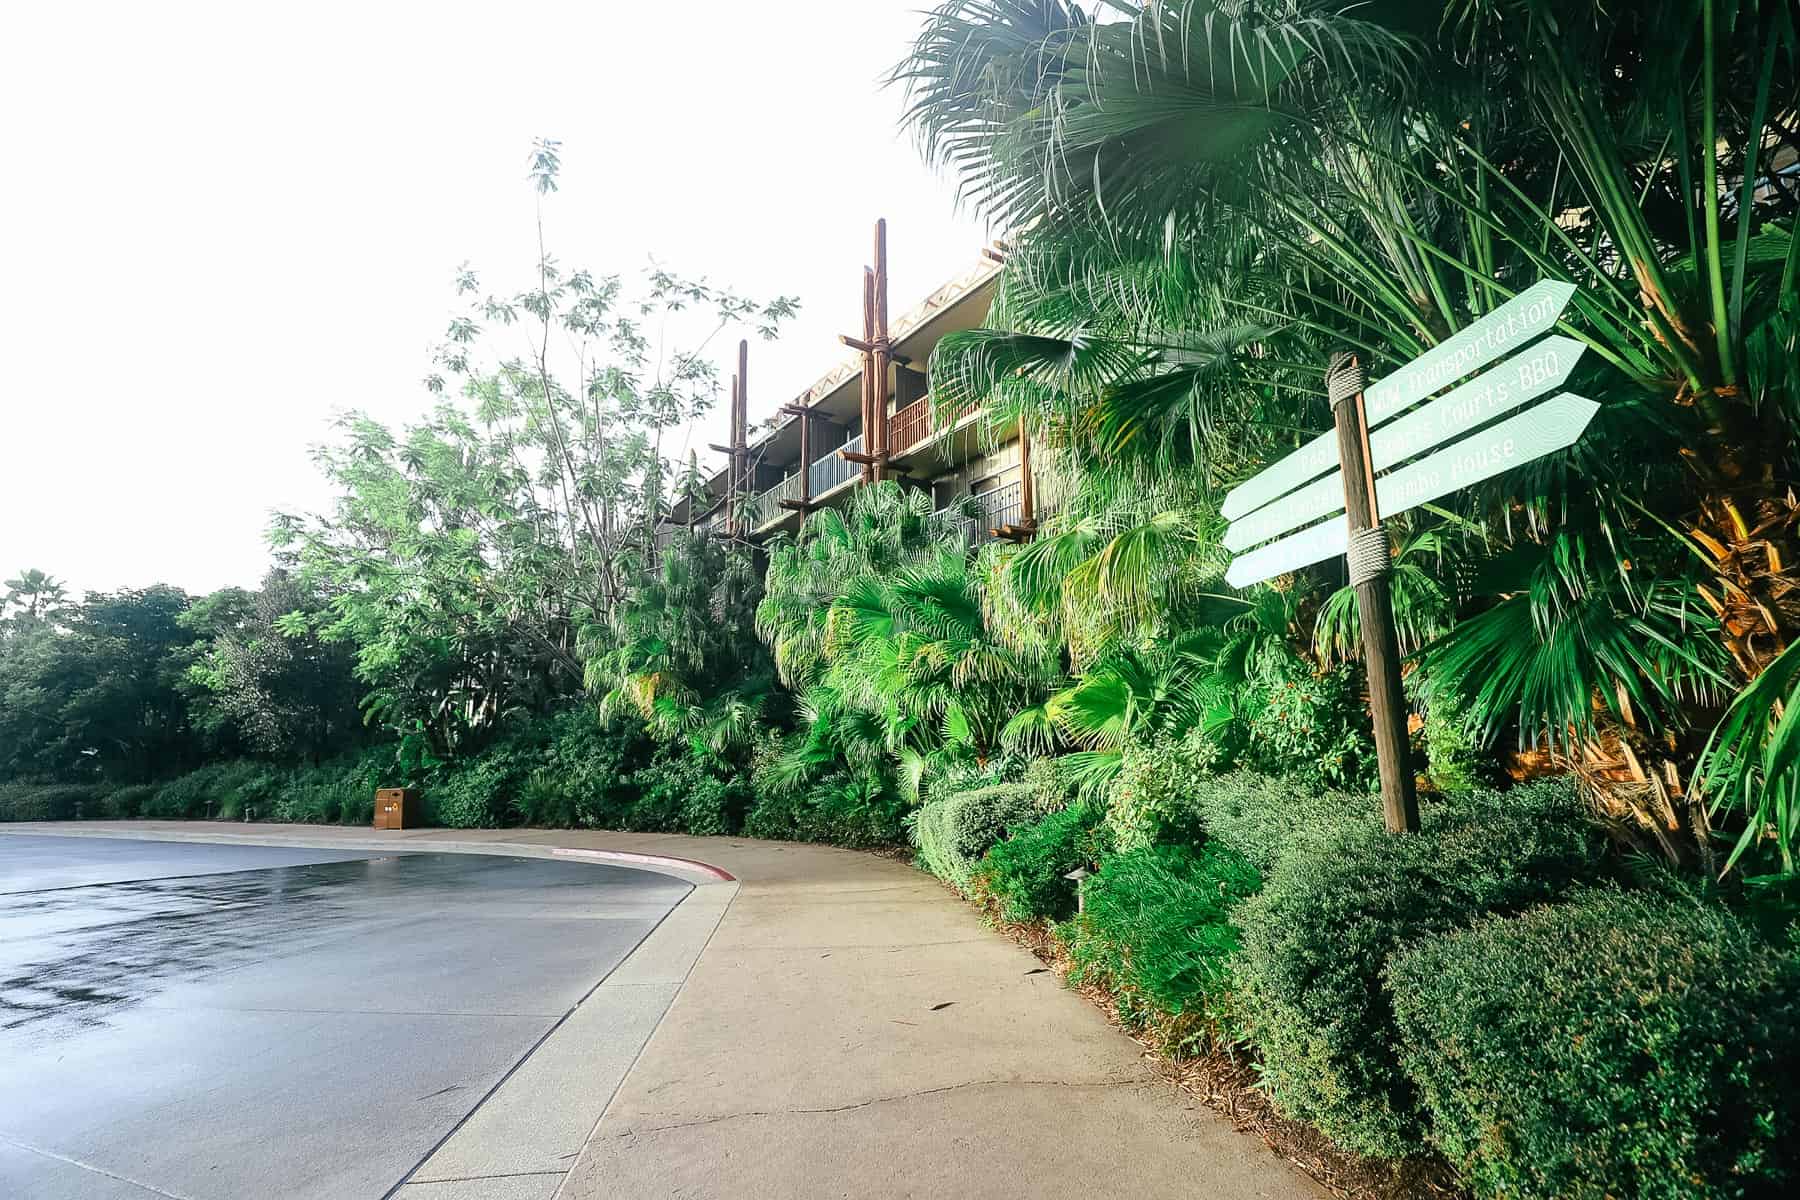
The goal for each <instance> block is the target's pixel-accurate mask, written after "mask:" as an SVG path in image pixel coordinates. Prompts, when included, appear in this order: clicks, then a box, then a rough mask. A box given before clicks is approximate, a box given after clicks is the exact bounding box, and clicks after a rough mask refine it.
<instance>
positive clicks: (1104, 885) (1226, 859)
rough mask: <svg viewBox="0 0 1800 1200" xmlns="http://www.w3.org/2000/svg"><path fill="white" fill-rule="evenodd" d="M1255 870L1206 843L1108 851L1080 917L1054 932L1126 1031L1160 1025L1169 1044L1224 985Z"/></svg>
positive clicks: (1256, 882)
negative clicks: (1235, 914)
mask: <svg viewBox="0 0 1800 1200" xmlns="http://www.w3.org/2000/svg"><path fill="white" fill-rule="evenodd" d="M1261 887H1262V876H1261V875H1260V874H1259V873H1258V872H1257V870H1256V868H1255V867H1254V866H1253V865H1251V863H1250V861H1249V860H1248V859H1246V858H1245V857H1244V856H1243V855H1241V854H1238V853H1236V852H1235V851H1233V850H1230V849H1227V848H1226V847H1224V846H1222V845H1220V844H1219V843H1217V842H1210V843H1208V844H1207V845H1205V846H1203V847H1201V848H1200V850H1198V851H1194V850H1192V849H1189V848H1188V847H1186V846H1141V847H1138V848H1136V849H1133V850H1127V851H1125V852H1123V853H1121V854H1117V855H1114V856H1113V857H1111V858H1108V859H1106V860H1105V861H1104V862H1102V863H1101V864H1100V870H1099V871H1098V872H1097V873H1096V874H1094V875H1093V876H1092V877H1091V878H1089V879H1088V880H1087V891H1086V899H1085V905H1084V909H1083V911H1082V913H1081V914H1080V915H1079V916H1077V917H1076V918H1075V919H1074V920H1073V921H1072V922H1070V923H1069V924H1068V925H1067V926H1064V927H1063V930H1062V938H1063V943H1064V945H1065V946H1066V947H1067V948H1068V951H1069V958H1070V961H1071V963H1072V970H1071V971H1070V978H1071V979H1073V980H1074V981H1075V982H1076V983H1087V982H1094V983H1099V984H1103V985H1104V986H1105V987H1106V988H1107V989H1108V990H1109V991H1111V992H1112V993H1113V996H1114V999H1115V1001H1116V1003H1117V1006H1118V1012H1119V1016H1120V1018H1121V1019H1122V1020H1124V1021H1125V1022H1126V1023H1128V1024H1130V1025H1132V1026H1134V1027H1139V1028H1141V1027H1143V1026H1145V1025H1148V1024H1151V1023H1152V1022H1156V1023H1160V1024H1163V1025H1165V1026H1166V1027H1167V1034H1166V1040H1167V1041H1169V1042H1170V1043H1171V1044H1177V1043H1180V1042H1181V1041H1183V1040H1185V1038H1186V1037H1187V1036H1188V1034H1189V1033H1190V1032H1191V1031H1192V1030H1193V1029H1194V1028H1195V1027H1196V1026H1197V1025H1198V1023H1199V1022H1201V1021H1203V1020H1205V1019H1206V1017H1207V1011H1208V1008H1209V1006H1210V1005H1212V1004H1213V1003H1214V1002H1215V1000H1216V999H1217V997H1219V996H1220V995H1221V994H1222V993H1223V992H1224V991H1225V990H1226V989H1227V988H1228V987H1229V977H1228V971H1227V963H1228V962H1229V960H1230V958H1231V956H1232V955H1233V954H1235V953H1236V952H1237V948H1238V934H1237V930H1236V929H1235V928H1234V927H1233V926H1232V923H1231V919H1230V914H1231V910H1232V908H1233V907H1234V906H1235V905H1236V904H1237V903H1238V902H1239V901H1241V900H1243V899H1245V898H1246V897H1248V896H1253V895H1255V894H1256V892H1257V891H1258V889H1260V888H1261Z"/></svg>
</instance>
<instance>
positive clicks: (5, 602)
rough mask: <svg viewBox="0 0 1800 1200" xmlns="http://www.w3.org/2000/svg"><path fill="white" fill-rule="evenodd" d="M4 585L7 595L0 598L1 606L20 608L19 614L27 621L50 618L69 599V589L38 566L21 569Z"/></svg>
mask: <svg viewBox="0 0 1800 1200" xmlns="http://www.w3.org/2000/svg"><path fill="white" fill-rule="evenodd" d="M3 586H5V588H6V596H5V597H4V599H0V608H13V607H16V608H18V609H19V610H20V611H19V613H18V615H19V616H20V617H23V618H24V619H25V620H27V621H36V620H38V619H40V618H44V619H48V618H49V617H50V616H51V614H53V613H55V612H56V611H57V610H58V609H60V608H62V607H63V605H65V604H66V603H68V599H69V592H68V589H67V588H65V587H64V586H63V585H62V583H61V582H60V581H58V580H56V579H54V578H52V577H51V576H49V575H46V574H45V573H44V572H42V571H40V570H38V569H37V568H36V567H30V568H28V569H26V570H23V571H20V572H19V574H18V575H17V577H15V578H13V579H8V580H7V581H6V582H5V584H4V585H3Z"/></svg>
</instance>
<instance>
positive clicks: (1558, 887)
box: [1236, 781, 1597, 1157]
mask: <svg viewBox="0 0 1800 1200" xmlns="http://www.w3.org/2000/svg"><path fill="white" fill-rule="evenodd" d="M1596 853H1597V840H1596V834H1595V832H1594V830H1593V828H1592V827H1591V825H1590V823H1589V821H1588V819H1587V817H1586V815H1585V813H1584V811H1583V809H1582V807H1581V805H1580V803H1579V801H1578V800H1577V799H1576V797H1575V795H1574V791H1573V789H1572V788H1571V787H1570V786H1569V785H1568V784H1567V782H1566V781H1552V782H1548V783H1543V784H1538V785H1533V786H1527V787H1521V788H1517V789H1514V790H1513V791H1511V792H1508V793H1505V794H1504V795H1497V794H1494V793H1491V792H1476V793H1469V794H1466V795H1464V796H1461V797H1458V798H1456V799H1454V800H1451V801H1447V802H1445V803H1444V804H1441V805H1437V806H1434V807H1432V808H1429V809H1427V810H1426V813H1425V819H1424V828H1423V831H1422V832H1420V833H1418V834H1416V835H1411V836H1405V837H1398V836H1394V835H1391V834H1388V833H1386V832H1384V831H1383V830H1382V829H1381V828H1380V827H1379V826H1371V825H1363V824H1361V823H1356V824H1353V825H1351V826H1350V827H1347V828H1344V829H1342V830H1340V831H1339V832H1338V833H1337V834H1336V835H1334V836H1332V837H1329V838H1325V839H1322V840H1318V841H1309V842H1308V843H1306V844H1304V845H1303V846H1301V847H1299V848H1296V849H1295V850H1294V851H1292V852H1290V853H1289V854H1287V855H1286V856H1284V857H1282V858H1280V859H1279V865H1278V868H1277V869H1276V871H1275V872H1274V873H1273V874H1272V876H1270V878H1269V882H1268V884H1267V886H1266V888H1265V889H1264V890H1263V892H1262V893H1261V894H1260V895H1258V896H1256V897H1255V898H1254V899H1251V900H1249V901H1246V902H1245V904H1244V905H1243V907H1242V908H1241V909H1239V920H1240V925H1241V927H1242V929H1243V953H1242V954H1241V955H1240V956H1239V957H1238V959H1237V960H1236V980H1237V984H1238V988H1239V999H1240V1000H1241V1001H1242V1004H1243V1014H1244V1030H1243V1031H1244V1032H1245V1033H1246V1034H1247V1035H1248V1036H1249V1037H1250V1039H1251V1040H1252V1041H1253V1042H1255V1043H1256V1045H1257V1047H1258V1048H1259V1049H1260V1050H1261V1052H1262V1056H1263V1065H1264V1072H1265V1073H1264V1079H1265V1081H1266V1082H1267V1084H1268V1086H1269V1089H1270V1092H1271V1094H1272V1095H1273V1097H1274V1099H1275V1102H1276V1104H1277V1105H1278V1106H1279V1107H1280V1108H1281V1109H1282V1111H1284V1112H1285V1113H1287V1114H1288V1115H1290V1116H1293V1117H1296V1118H1299V1119H1300V1120H1304V1121H1308V1122H1311V1123H1312V1124H1314V1125H1317V1126H1318V1127H1319V1128H1320V1129H1322V1130H1323V1131H1324V1132H1325V1133H1326V1134H1327V1135H1329V1136H1330V1137H1331V1138H1332V1139H1333V1140H1335V1141H1337V1142H1338V1143H1339V1144H1340V1145H1342V1146H1344V1147H1346V1148H1347V1149H1350V1150H1354V1151H1356V1152H1358V1153H1360V1154H1367V1155H1373V1156H1377V1157H1389V1156H1398V1155H1403V1154H1406V1153H1408V1152H1410V1151H1411V1150H1412V1149H1413V1148H1415V1147H1416V1146H1417V1145H1418V1142H1419V1139H1420V1138H1421V1136H1422V1135H1423V1133H1424V1122H1423V1119H1422V1116H1421V1114H1420V1112H1419V1109H1418V1106H1417V1098H1416V1096H1415V1095H1414V1092H1413V1088H1412V1084H1411V1082H1410V1080H1409V1079H1408V1078H1407V1076H1406V1075H1405V1073H1404V1072H1403V1071H1402V1070H1401V1067H1400V1063H1399V1033H1398V1030H1397V1029H1396V1028H1395V1026H1394V1018H1393V1012H1392V1009H1391V1006H1390V1004H1389V1000H1388V995H1387V992H1386V989H1385V987H1384V986H1383V982H1382V980H1383V971H1384V970H1385V968H1386V965H1387V960H1388V958H1389V956H1391V955H1392V954H1394V953H1395V952H1397V951H1399V950H1402V949H1405V948H1406V947H1407V946H1408V945H1410V944H1411V943H1413V942H1416V941H1418V940H1419V939H1421V938H1425V937H1431V936H1434V935H1438V934H1442V933H1445V932H1448V931H1451V930H1455V929H1459V928H1461V927H1463V926H1466V925H1468V924H1469V923H1470V922H1472V921H1474V920H1475V919H1477V918H1478V917H1481V916H1485V915H1487V914H1489V913H1496V912H1498V913H1507V912H1516V911H1519V910H1520V909H1523V908H1525V907H1528V906H1530V905H1532V904H1537V903H1540V902H1542V901H1544V900H1548V899H1551V898H1552V897H1554V896H1556V895H1558V894H1560V893H1561V892H1563V891H1565V890H1567V889H1568V888H1569V887H1570V886H1572V885H1573V884H1574V883H1576V882H1577V881H1580V880H1582V879H1585V878H1589V877H1591V876H1592V874H1593V872H1594V862H1595V856H1596Z"/></svg>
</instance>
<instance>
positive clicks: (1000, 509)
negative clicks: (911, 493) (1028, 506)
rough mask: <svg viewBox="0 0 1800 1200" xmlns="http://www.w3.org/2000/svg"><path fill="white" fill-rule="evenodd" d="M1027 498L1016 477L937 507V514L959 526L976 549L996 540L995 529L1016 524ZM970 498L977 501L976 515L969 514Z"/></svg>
mask: <svg viewBox="0 0 1800 1200" xmlns="http://www.w3.org/2000/svg"><path fill="white" fill-rule="evenodd" d="M1024 499H1025V490H1024V488H1023V487H1022V486H1021V485H1020V484H1019V481H1018V480H1016V479H1015V480H1014V481H1013V482H1011V483H1008V484H1004V485H1002V486H1000V487H997V488H995V489H994V490H993V491H991V492H983V493H982V494H981V495H979V496H971V497H968V498H967V499H962V500H955V501H952V502H951V503H949V504H946V505H944V507H942V508H940V509H938V510H937V515H938V517H939V518H941V519H942V520H944V521H945V522H946V523H948V524H950V525H952V526H960V527H961V528H962V530H963V536H964V537H965V539H966V540H967V544H968V547H969V549H971V550H973V549H975V548H976V547H978V546H980V545H982V544H983V543H984V542H991V541H993V540H994V539H995V533H994V531H995V530H997V529H1002V528H1004V527H1006V526H1008V525H1017V524H1018V523H1019V518H1020V516H1021V515H1022V513H1023V507H1022V506H1023V503H1024ZM971 500H973V501H974V505H973V507H974V509H975V515H974V516H970V515H968V509H969V508H970V507H971V505H970V503H969V501H971Z"/></svg>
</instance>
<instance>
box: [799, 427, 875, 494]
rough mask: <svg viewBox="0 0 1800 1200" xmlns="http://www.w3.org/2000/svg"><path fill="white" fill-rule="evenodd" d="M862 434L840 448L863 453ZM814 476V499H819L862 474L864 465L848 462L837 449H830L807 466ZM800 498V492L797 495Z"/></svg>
mask: <svg viewBox="0 0 1800 1200" xmlns="http://www.w3.org/2000/svg"><path fill="white" fill-rule="evenodd" d="M862 447H863V440H862V435H861V434H858V435H856V436H855V437H853V438H851V439H850V440H849V441H847V442H845V443H844V444H843V445H842V446H841V447H839V449H841V450H848V451H849V452H850V453H852V454H860V453H862ZM807 470H808V472H809V473H810V474H811V476H812V494H813V499H815V500H816V499H818V498H819V497H820V496H823V495H824V494H825V493H826V492H829V491H830V490H831V489H832V488H834V487H837V486H838V485H839V484H842V483H847V482H848V481H850V480H852V479H855V478H856V477H858V476H859V475H861V474H862V467H861V466H859V465H858V464H856V463H853V462H848V461H846V460H845V459H843V458H841V457H839V456H838V452H837V450H831V451H828V452H827V453H826V455H825V457H823V458H821V459H820V460H819V461H818V462H816V463H814V464H813V465H812V466H810V467H808V468H807ZM795 498H796V499H798V498H799V497H798V494H796V496H795Z"/></svg>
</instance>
